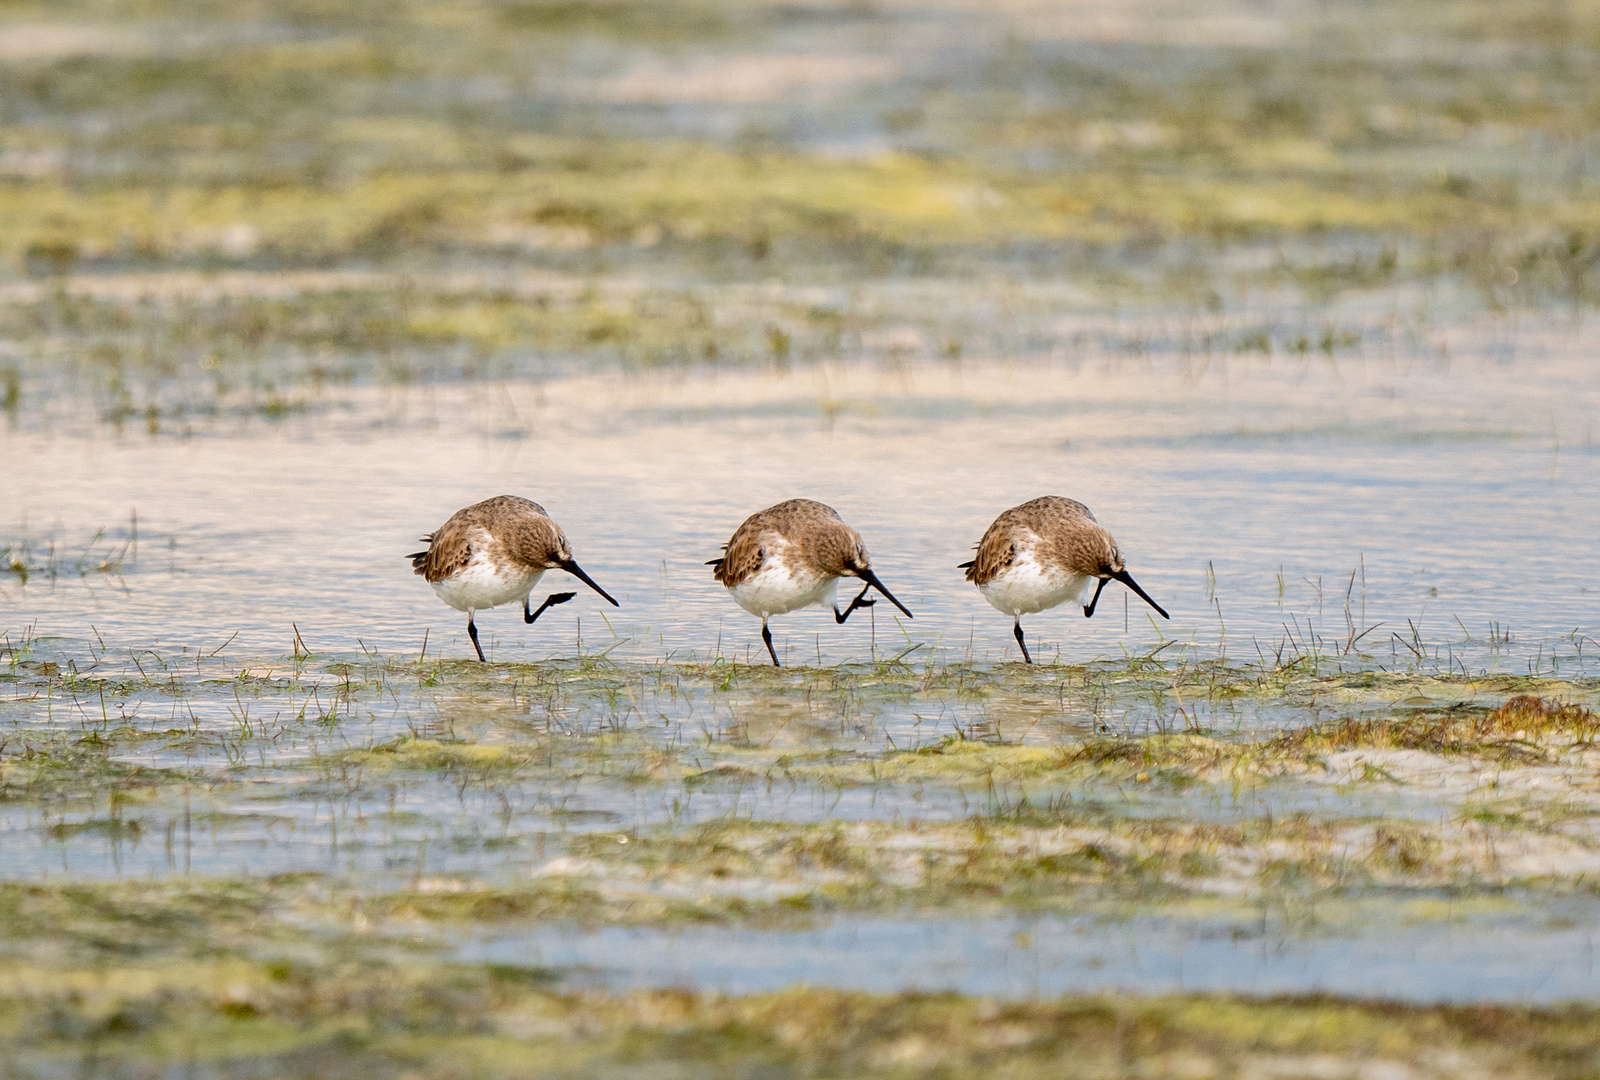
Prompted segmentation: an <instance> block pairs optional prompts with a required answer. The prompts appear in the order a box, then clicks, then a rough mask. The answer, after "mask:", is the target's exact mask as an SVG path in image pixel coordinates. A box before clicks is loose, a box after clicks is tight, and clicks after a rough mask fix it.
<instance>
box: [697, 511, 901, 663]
mask: <svg viewBox="0 0 1600 1080" xmlns="http://www.w3.org/2000/svg"><path fill="white" fill-rule="evenodd" d="M722 552H723V554H722V558H720V559H712V560H710V561H709V562H707V563H706V565H707V566H710V567H714V569H713V570H712V572H711V574H712V577H714V578H716V580H717V581H719V582H721V583H722V584H724V585H726V586H727V587H728V591H729V592H730V593H732V594H733V599H734V602H735V603H737V604H738V605H739V606H740V607H742V608H744V609H745V610H746V611H748V612H749V613H750V614H752V615H759V616H760V617H761V640H762V641H764V642H766V643H767V655H769V656H771V657H772V663H773V664H774V666H778V667H781V666H782V665H781V664H779V663H778V652H777V650H776V649H774V648H773V647H772V630H771V629H770V628H769V627H768V626H767V619H768V618H769V617H770V616H773V615H783V614H786V613H787V612H790V611H794V610H796V609H798V608H803V607H806V606H807V605H809V604H818V605H820V606H822V607H831V608H832V609H833V618H834V620H835V621H836V622H841V623H842V622H844V621H845V620H846V619H848V618H849V617H850V613H851V612H852V611H854V610H855V609H856V608H861V607H871V606H872V605H873V604H875V603H877V601H876V600H868V599H867V598H866V596H867V590H868V589H877V590H878V591H879V592H880V593H882V594H883V596H884V598H885V599H886V600H888V601H889V603H891V604H893V605H894V606H895V607H897V608H899V609H900V610H901V611H904V612H905V614H906V618H908V619H909V618H911V612H910V611H909V610H907V608H906V606H905V605H904V604H902V603H901V602H900V601H898V600H896V599H895V598H894V594H893V593H891V592H889V590H888V589H886V588H884V587H883V582H881V581H879V580H878V575H877V574H874V573H873V572H872V564H871V562H870V561H869V560H868V558H867V548H866V545H865V544H863V543H862V542H861V534H860V533H858V532H856V531H855V530H854V529H852V528H851V527H850V526H848V525H846V524H845V523H844V522H843V521H842V520H840V518H839V515H838V514H837V513H835V512H834V509H833V508H832V507H831V506H824V505H823V504H822V503H819V502H814V501H812V500H811V499H790V500H789V501H788V502H781V503H779V504H778V505H777V506H769V507H767V509H765V510H762V511H761V512H760V513H757V514H751V515H750V516H749V517H748V518H746V519H745V522H744V524H743V525H740V526H739V527H738V528H737V529H735V530H734V533H733V538H732V539H731V540H729V541H728V542H727V543H726V544H724V545H723V546H722ZM846 576H848V577H856V578H860V579H861V580H862V581H864V582H866V584H865V585H863V586H862V587H861V593H860V594H859V595H858V596H857V597H856V598H855V599H854V600H852V601H850V604H849V606H848V607H846V608H845V609H844V610H843V611H840V610H839V600H838V591H839V579H840V578H841V577H846Z"/></svg>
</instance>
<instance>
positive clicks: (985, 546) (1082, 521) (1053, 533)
mask: <svg viewBox="0 0 1600 1080" xmlns="http://www.w3.org/2000/svg"><path fill="white" fill-rule="evenodd" d="M1024 530H1026V531H1028V532H1032V533H1034V534H1035V535H1037V536H1038V537H1039V538H1040V540H1042V541H1043V544H1042V545H1041V546H1040V548H1039V549H1038V553H1037V556H1036V557H1038V558H1040V559H1042V560H1044V561H1046V562H1048V563H1049V564H1051V565H1053V566H1055V567H1057V568H1059V569H1061V570H1066V571H1068V572H1071V573H1076V574H1084V575H1087V576H1090V577H1093V576H1095V575H1097V574H1099V573H1101V572H1102V571H1104V570H1107V569H1112V570H1120V569H1121V568H1122V556H1121V555H1120V554H1119V553H1118V551H1117V542H1116V541H1115V540H1113V539H1112V538H1111V534H1110V533H1109V532H1107V531H1106V530H1105V529H1102V528H1101V527H1100V526H1099V525H1098V524H1097V523H1096V522H1095V520H1094V514H1092V513H1090V512H1089V508H1088V507H1087V506H1085V505H1083V504H1082V503H1081V502H1078V501H1077V500H1076V499H1064V498H1062V497H1061V496H1059V495H1045V496H1042V497H1040V498H1037V499H1030V500H1029V501H1027V502H1025V503H1023V504H1021V505H1020V506H1013V507H1012V508H1011V509H1009V510H1007V511H1005V512H1004V513H1002V514H1001V515H1000V516H999V517H997V518H995V519H994V524H993V525H990V526H989V529H988V531H987V532H985V533H984V534H983V539H982V540H979V541H978V553H977V555H975V556H974V557H973V560H972V562H970V563H968V564H967V580H968V581H970V582H972V583H973V584H974V585H980V586H981V585H987V584H988V583H989V582H990V581H993V580H994V579H995V577H997V576H998V575H999V574H1000V573H1001V572H1002V571H1004V570H1005V569H1006V567H1008V566H1010V565H1011V563H1012V560H1013V559H1015V558H1016V556H1017V541H1018V539H1019V537H1020V536H1021V534H1022V533H1023V532H1024Z"/></svg>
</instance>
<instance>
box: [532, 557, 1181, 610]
mask: <svg viewBox="0 0 1600 1080" xmlns="http://www.w3.org/2000/svg"><path fill="white" fill-rule="evenodd" d="M561 569H563V570H565V571H566V572H567V573H569V574H571V575H572V576H573V577H575V578H577V579H578V580H579V581H581V582H583V583H584V584H585V585H587V586H589V588H591V589H593V590H594V591H595V592H597V593H599V594H600V595H601V596H603V597H605V598H606V599H607V600H610V601H611V606H612V607H621V606H622V605H621V604H619V603H617V598H616V597H614V596H612V595H611V594H610V593H608V592H606V591H605V590H604V589H602V588H601V587H600V586H598V585H596V584H595V583H594V578H592V577H590V576H589V575H588V574H585V573H584V572H583V567H581V566H579V565H578V564H577V562H575V561H574V560H572V559H568V560H567V561H566V562H564V563H562V564H561ZM1134 588H1136V589H1137V588H1138V586H1137V585H1135V586H1134ZM1151 603H1155V601H1153V600H1152V601H1151Z"/></svg>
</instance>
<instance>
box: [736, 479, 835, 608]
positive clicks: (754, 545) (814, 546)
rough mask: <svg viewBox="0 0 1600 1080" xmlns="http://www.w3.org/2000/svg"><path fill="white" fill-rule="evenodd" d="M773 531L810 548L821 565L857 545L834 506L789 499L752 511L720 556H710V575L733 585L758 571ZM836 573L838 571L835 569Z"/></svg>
mask: <svg viewBox="0 0 1600 1080" xmlns="http://www.w3.org/2000/svg"><path fill="white" fill-rule="evenodd" d="M773 534H776V536H777V537H779V538H782V539H783V540H785V541H787V542H789V543H791V544H795V545H797V546H798V547H800V548H801V549H803V550H807V551H811V552H813V554H814V555H815V556H817V558H818V559H819V561H820V563H821V565H822V566H824V567H831V566H832V564H833V563H835V562H839V561H840V560H841V559H842V558H843V556H842V555H841V554H840V553H841V552H848V551H850V550H854V548H855V547H856V546H857V545H859V544H860V537H858V536H857V535H856V534H855V532H854V530H852V529H851V528H850V527H849V526H848V525H846V524H845V523H844V521H843V520H842V519H841V518H840V517H839V515H838V513H837V512H835V511H834V509H833V507H831V506H828V505H826V504H824V503H819V502H817V501H816V500H814V499H790V500H788V501H787V502H781V503H778V504H777V505H776V506H769V507H767V508H766V509H765V510H761V511H759V512H757V513H754V514H751V515H750V516H749V517H748V518H746V519H745V520H744V524H742V525H740V526H739V527H738V528H737V529H735V530H734V532H733V537H732V539H730V540H729V541H728V542H727V543H726V544H724V545H723V548H722V558H720V559H712V560H711V561H710V562H709V563H707V565H708V566H710V567H711V568H712V570H711V576H712V577H714V578H715V579H716V580H717V581H719V582H721V583H722V584H724V585H726V586H728V587H729V588H732V587H733V586H735V585H738V584H739V583H740V582H742V581H745V580H746V579H748V578H749V577H751V576H752V575H753V574H755V573H756V572H757V571H758V570H760V569H761V563H762V561H763V560H764V559H765V557H766V549H767V547H768V545H769V544H771V543H773ZM835 572H837V571H835Z"/></svg>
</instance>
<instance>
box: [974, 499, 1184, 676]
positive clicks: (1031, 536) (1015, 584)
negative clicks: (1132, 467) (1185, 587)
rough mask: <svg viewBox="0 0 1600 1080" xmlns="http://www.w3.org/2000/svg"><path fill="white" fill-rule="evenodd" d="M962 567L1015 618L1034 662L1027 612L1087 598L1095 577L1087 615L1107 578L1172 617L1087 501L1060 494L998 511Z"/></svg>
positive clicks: (1024, 647) (987, 597)
mask: <svg viewBox="0 0 1600 1080" xmlns="http://www.w3.org/2000/svg"><path fill="white" fill-rule="evenodd" d="M960 568H961V569H963V570H965V571H966V572H967V580H968V581H970V582H972V583H973V584H974V585H976V586H977V587H978V589H979V591H981V592H982V593H983V597H984V599H985V600H987V601H989V603H991V604H993V605H994V606H995V607H996V608H998V609H999V610H1001V611H1003V612H1005V613H1006V614H1007V615H1010V616H1011V617H1012V618H1013V619H1014V620H1015V623H1014V628H1015V631H1016V635H1017V645H1018V647H1020V648H1021V649H1022V658H1023V659H1024V660H1026V661H1027V662H1028V663H1030V664H1031V663H1033V657H1031V656H1029V655H1028V643H1027V642H1026V641H1024V640H1023V638H1022V616H1024V615H1032V614H1033V613H1034V612H1036V611H1043V610H1044V609H1045V608H1053V607H1055V606H1056V605H1057V604H1064V603H1066V602H1067V601H1068V600H1075V601H1078V602H1079V603H1082V601H1083V595H1084V593H1085V592H1087V591H1088V588H1089V582H1090V581H1094V582H1096V584H1095V587H1094V596H1093V598H1091V599H1090V601H1089V602H1088V603H1087V604H1084V605H1083V615H1084V618H1088V617H1089V616H1091V615H1093V614H1094V609H1095V605H1096V604H1098V603H1099V602H1100V590H1102V589H1104V588H1105V587H1106V582H1108V581H1120V582H1122V583H1123V584H1124V585H1126V586H1127V587H1128V588H1130V589H1132V590H1133V591H1134V592H1136V593H1138V594H1139V598H1140V599H1141V600H1143V601H1144V602H1145V603H1147V604H1149V605H1150V606H1151V607H1153V608H1155V609H1156V611H1157V612H1158V613H1159V614H1160V615H1161V617H1162V618H1163V619H1169V618H1171V616H1170V615H1168V614H1167V612H1166V610H1165V609H1164V608H1163V607H1162V606H1161V605H1160V604H1158V603H1156V602H1155V601H1154V600H1152V599H1150V594H1149V593H1147V592H1145V591H1144V590H1143V589H1141V588H1140V587H1139V583H1138V582H1137V581H1134V580H1133V575H1132V574H1129V573H1128V571H1127V569H1126V568H1124V566H1123V564H1122V552H1121V551H1120V550H1118V548H1117V542H1116V541H1115V540H1114V539H1112V537H1111V534H1110V533H1108V532H1106V530H1105V529H1103V528H1101V527H1100V526H1099V524H1097V523H1096V522H1095V520H1094V515H1093V514H1091V513H1090V512H1089V508H1088V507H1087V506H1085V505H1083V504H1082V503H1081V502H1077V501H1076V500H1073V499H1063V498H1061V497H1060V496H1057V495H1046V496H1044V497H1043V498H1039V499H1033V500H1030V501H1029V502H1025V503H1023V504H1022V505H1021V506H1013V507H1012V508H1011V509H1010V510H1007V511H1006V512H1005V513H1003V514H1001V515H1000V516H999V517H997V518H995V519H994V524H993V525H990V526H989V531H988V532H986V533H984V534H983V539H982V540H979V541H978V554H977V557H976V558H974V559H973V560H972V561H971V562H965V563H962V564H961V567H960Z"/></svg>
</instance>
